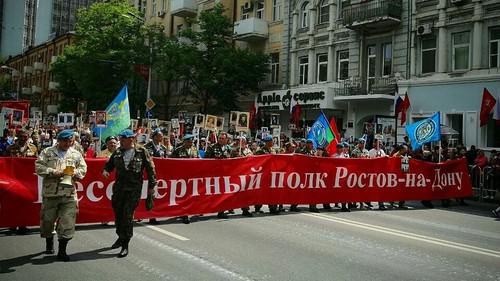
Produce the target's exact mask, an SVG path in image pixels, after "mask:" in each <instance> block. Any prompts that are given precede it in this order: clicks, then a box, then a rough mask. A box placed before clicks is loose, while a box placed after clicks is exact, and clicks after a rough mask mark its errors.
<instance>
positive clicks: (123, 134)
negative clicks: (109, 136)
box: [118, 129, 135, 138]
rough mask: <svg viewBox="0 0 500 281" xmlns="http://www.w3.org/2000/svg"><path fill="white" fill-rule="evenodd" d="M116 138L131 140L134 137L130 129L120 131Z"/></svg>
mask: <svg viewBox="0 0 500 281" xmlns="http://www.w3.org/2000/svg"><path fill="white" fill-rule="evenodd" d="M118 136H119V137H121V138H133V137H135V133H134V132H133V131H132V130H130V129H125V130H123V131H121V132H120V133H119V134H118Z"/></svg>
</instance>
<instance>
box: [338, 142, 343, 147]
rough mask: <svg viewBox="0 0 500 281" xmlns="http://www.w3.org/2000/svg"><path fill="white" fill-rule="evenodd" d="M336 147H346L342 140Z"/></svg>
mask: <svg viewBox="0 0 500 281" xmlns="http://www.w3.org/2000/svg"><path fill="white" fill-rule="evenodd" d="M336 147H337V148H343V147H344V144H343V143H341V142H339V143H337V145H336Z"/></svg>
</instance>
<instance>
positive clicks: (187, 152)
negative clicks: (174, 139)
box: [170, 134, 195, 224]
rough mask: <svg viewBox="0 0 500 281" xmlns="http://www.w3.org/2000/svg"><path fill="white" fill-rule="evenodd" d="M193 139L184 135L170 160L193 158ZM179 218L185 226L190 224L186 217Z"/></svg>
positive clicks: (188, 135)
mask: <svg viewBox="0 0 500 281" xmlns="http://www.w3.org/2000/svg"><path fill="white" fill-rule="evenodd" d="M193 139H194V136H193V135H190V134H187V135H184V137H183V138H182V145H181V146H179V147H177V148H176V149H174V151H172V154H170V158H195V157H194V154H193V150H192V149H191V148H192V147H193ZM180 218H181V219H182V222H183V223H185V224H189V223H191V220H190V219H189V217H188V216H182V217H180Z"/></svg>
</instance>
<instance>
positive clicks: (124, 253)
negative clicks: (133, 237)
mask: <svg viewBox="0 0 500 281" xmlns="http://www.w3.org/2000/svg"><path fill="white" fill-rule="evenodd" d="M128 241H130V240H123V241H122V250H121V251H120V253H119V254H118V257H119V258H124V257H126V256H127V255H128Z"/></svg>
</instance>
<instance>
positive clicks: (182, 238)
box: [139, 223, 189, 241]
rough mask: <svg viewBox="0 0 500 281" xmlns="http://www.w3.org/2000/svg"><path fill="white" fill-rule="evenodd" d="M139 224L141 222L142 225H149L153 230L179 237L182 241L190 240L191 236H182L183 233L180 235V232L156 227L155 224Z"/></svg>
mask: <svg viewBox="0 0 500 281" xmlns="http://www.w3.org/2000/svg"><path fill="white" fill-rule="evenodd" d="M139 224H140V225H142V226H145V227H147V228H149V229H151V230H154V231H156V232H159V233H161V234H165V235H168V236H170V237H172V238H175V239H179V240H181V241H189V238H186V237H184V236H181V235H179V234H175V233H173V232H170V231H167V230H165V229H161V228H159V227H156V226H153V225H147V224H144V223H139Z"/></svg>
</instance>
